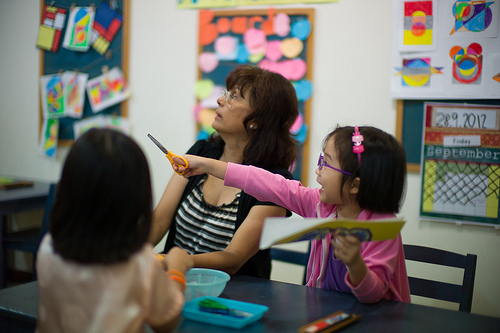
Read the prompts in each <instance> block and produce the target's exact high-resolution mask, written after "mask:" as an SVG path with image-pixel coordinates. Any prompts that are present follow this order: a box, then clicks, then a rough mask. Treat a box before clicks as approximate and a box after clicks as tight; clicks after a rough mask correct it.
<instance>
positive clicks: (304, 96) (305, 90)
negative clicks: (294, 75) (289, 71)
mask: <svg viewBox="0 0 500 333" xmlns="http://www.w3.org/2000/svg"><path fill="white" fill-rule="evenodd" d="M292 83H293V87H294V88H295V94H296V95H297V99H298V100H299V101H301V102H304V101H307V100H308V99H309V98H311V95H312V90H313V85H312V83H311V81H309V80H300V81H296V82H292Z"/></svg>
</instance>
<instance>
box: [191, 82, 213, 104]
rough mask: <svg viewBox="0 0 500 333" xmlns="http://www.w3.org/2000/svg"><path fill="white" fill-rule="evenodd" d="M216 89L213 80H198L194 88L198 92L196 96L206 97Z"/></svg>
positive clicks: (199, 97)
mask: <svg viewBox="0 0 500 333" xmlns="http://www.w3.org/2000/svg"><path fill="white" fill-rule="evenodd" d="M213 89H214V82H213V81H212V80H208V79H207V80H198V82H196V84H195V87H194V90H195V93H196V98H198V99H205V98H207V97H208V96H210V94H211V93H212V90H213Z"/></svg>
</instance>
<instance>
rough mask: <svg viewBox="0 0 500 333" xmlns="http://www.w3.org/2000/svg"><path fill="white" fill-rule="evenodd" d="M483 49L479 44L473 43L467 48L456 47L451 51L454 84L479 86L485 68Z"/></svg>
mask: <svg viewBox="0 0 500 333" xmlns="http://www.w3.org/2000/svg"><path fill="white" fill-rule="evenodd" d="M482 52H483V48H482V47H481V45H480V44H479V43H472V44H470V45H469V46H468V47H467V48H462V47H461V46H458V45H456V46H454V47H452V48H451V50H450V57H451V59H452V60H453V69H452V73H453V79H454V81H453V82H454V83H463V84H471V83H476V84H479V83H480V82H481V73H482V68H483V56H482V54H481V53H482Z"/></svg>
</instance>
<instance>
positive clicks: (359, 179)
mask: <svg viewBox="0 0 500 333" xmlns="http://www.w3.org/2000/svg"><path fill="white" fill-rule="evenodd" d="M185 157H186V159H187V161H188V163H189V168H188V169H187V170H186V172H185V174H184V176H185V177H190V176H192V175H197V174H202V173H209V174H212V175H214V176H216V177H219V178H221V179H225V180H224V185H226V186H233V187H237V188H241V189H242V190H243V191H245V192H246V193H249V194H250V195H253V196H255V197H256V198H257V199H258V200H262V201H266V200H267V201H271V202H273V203H275V204H277V205H280V206H283V207H285V208H287V209H289V210H291V211H293V212H295V213H296V214H299V215H301V216H303V217H318V218H332V219H336V218H347V219H357V220H374V219H385V218H391V217H396V215H395V214H396V213H398V212H399V207H400V205H401V203H402V199H403V194H404V190H405V185H406V156H405V151H404V148H403V147H402V146H401V144H399V143H398V142H397V141H396V139H395V138H394V137H393V136H392V135H389V134H387V133H385V132H383V131H381V130H379V129H377V128H373V127H357V126H356V127H350V126H346V127H337V128H336V129H335V130H334V131H333V132H331V133H330V134H328V135H327V136H326V138H325V140H324V145H323V154H321V155H320V158H319V161H318V168H317V169H316V174H317V176H318V177H317V182H318V183H319V184H320V185H321V187H320V188H319V189H318V188H309V187H304V186H302V184H300V182H298V181H294V180H287V179H285V178H283V177H281V176H279V175H275V174H272V173H269V172H267V171H265V170H262V169H259V168H256V167H252V166H244V165H238V164H233V163H229V164H227V163H224V162H221V161H216V160H213V159H204V158H200V157H196V156H191V155H186V156H185ZM178 162H179V163H180V164H182V161H181V160H179V161H178ZM183 170H184V168H183V167H180V168H179V171H183ZM404 260H405V259H404V252H403V244H402V241H401V235H398V236H397V237H396V238H395V239H391V240H386V241H368V242H363V243H361V242H360V240H359V238H357V237H356V236H342V235H340V234H338V233H333V234H329V235H328V236H327V237H325V238H323V239H319V240H314V241H312V244H311V254H310V258H309V263H308V266H307V286H311V287H318V288H325V289H332V290H337V291H342V292H350V293H353V294H354V295H355V296H356V297H357V298H358V299H359V300H360V301H361V302H363V303H374V302H378V301H379V300H381V299H383V298H386V299H390V300H397V301H403V302H410V289H409V286H408V277H407V274H406V266H405V261H404Z"/></svg>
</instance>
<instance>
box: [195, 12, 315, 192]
mask: <svg viewBox="0 0 500 333" xmlns="http://www.w3.org/2000/svg"><path fill="white" fill-rule="evenodd" d="M283 14H286V15H287V16H288V18H289V26H290V27H291V28H290V32H285V34H283V33H282V34H280V36H278V35H277V34H276V33H274V32H269V33H268V32H266V43H268V45H270V44H271V43H273V42H275V43H274V44H278V43H280V42H281V43H284V40H287V42H292V43H295V42H297V40H293V41H292V39H294V37H295V36H296V34H295V35H294V27H296V26H300V25H304V24H310V26H309V30H310V32H309V34H308V35H307V36H306V37H304V38H303V39H302V40H301V42H299V43H297V44H296V45H298V44H301V46H302V50H301V51H300V53H298V55H296V56H295V57H294V58H290V57H287V56H285V54H283V56H282V57H280V58H275V59H272V60H269V58H268V55H267V54H260V55H259V54H250V55H249V56H248V57H247V58H244V57H243V58H242V57H241V54H242V52H245V50H248V48H245V46H247V44H245V42H244V38H245V32H244V31H242V29H243V30H247V29H250V28H255V29H256V30H259V31H264V30H265V28H264V27H265V26H266V25H267V28H268V29H269V26H273V23H274V22H275V21H274V20H278V17H279V19H282V18H283V16H285V15H283ZM235 19H236V20H240V22H244V23H243V25H245V27H246V28H242V25H240V28H239V30H237V31H236V32H235V31H234V30H235V28H234V25H233V26H232V28H231V23H232V22H234V20H235ZM199 24H200V26H199V29H200V31H201V30H202V29H212V30H214V33H216V34H217V36H224V37H226V36H227V37H228V39H229V41H230V39H231V38H233V40H234V41H235V42H234V41H233V42H234V43H237V44H238V47H239V48H238V56H237V58H236V59H235V58H234V57H232V59H228V60H224V59H223V57H222V58H221V57H219V59H218V60H217V66H216V67H215V68H214V69H210V71H207V70H206V69H203V70H202V69H201V68H200V59H201V57H203V56H204V55H206V54H209V55H213V53H216V52H217V50H216V46H215V44H216V42H217V40H216V39H215V37H214V38H213V39H211V40H210V42H208V43H207V42H202V41H201V40H200V43H199V50H198V83H197V84H205V83H206V82H207V81H208V82H211V83H210V84H212V83H213V85H214V86H215V87H216V88H219V89H225V77H226V76H227V75H228V74H229V72H230V71H231V70H232V69H233V68H234V67H236V66H238V65H242V64H249V65H254V66H260V67H262V68H265V69H269V70H271V71H274V72H278V73H280V74H282V75H283V76H285V77H286V78H287V79H289V80H290V81H291V82H292V84H293V85H294V87H295V90H296V92H297V97H298V101H299V114H300V115H299V118H300V119H298V120H297V121H296V124H294V126H293V127H292V131H291V132H292V133H293V134H294V135H295V138H296V139H297V140H298V141H299V142H300V149H299V161H298V163H296V165H295V169H294V171H293V176H294V178H295V179H297V180H300V181H301V182H302V183H303V184H307V174H308V163H307V157H308V154H309V140H308V139H307V131H308V130H309V129H310V126H309V124H310V118H311V98H310V97H311V94H312V70H313V59H312V52H313V33H312V32H313V30H314V9H312V8H305V9H304V8H294V9H281V8H279V9H274V8H272V7H270V8H269V9H267V10H266V9H263V10H220V11H209V10H200V23H199ZM224 27H228V28H224ZM205 31H206V30H205ZM200 35H201V34H200ZM295 39H296V38H295ZM242 49H243V51H242ZM218 54H220V53H218ZM288 61H299V62H301V64H303V65H304V70H305V73H304V74H303V76H301V77H287V75H286V74H283V73H281V72H280V69H278V68H277V66H279V65H281V64H283V63H285V62H288ZM205 66H206V64H205ZM300 75H302V74H300ZM214 91H215V90H214ZM219 96H220V91H218V92H217V91H215V93H213V95H212V96H211V97H210V96H208V97H207V98H206V99H205V100H203V98H201V97H200V96H197V101H198V104H197V106H196V109H195V115H196V121H197V128H198V130H200V132H199V135H198V139H201V138H206V137H208V135H210V134H211V133H212V132H213V129H211V125H210V124H211V122H212V121H213V120H212V118H211V116H210V113H209V111H207V110H210V108H211V109H212V110H213V111H215V109H216V108H217V103H216V99H217V98H218V97H219ZM214 116H215V115H214ZM207 127H210V128H207ZM294 130H295V132H294ZM211 131H212V132H211Z"/></svg>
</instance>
